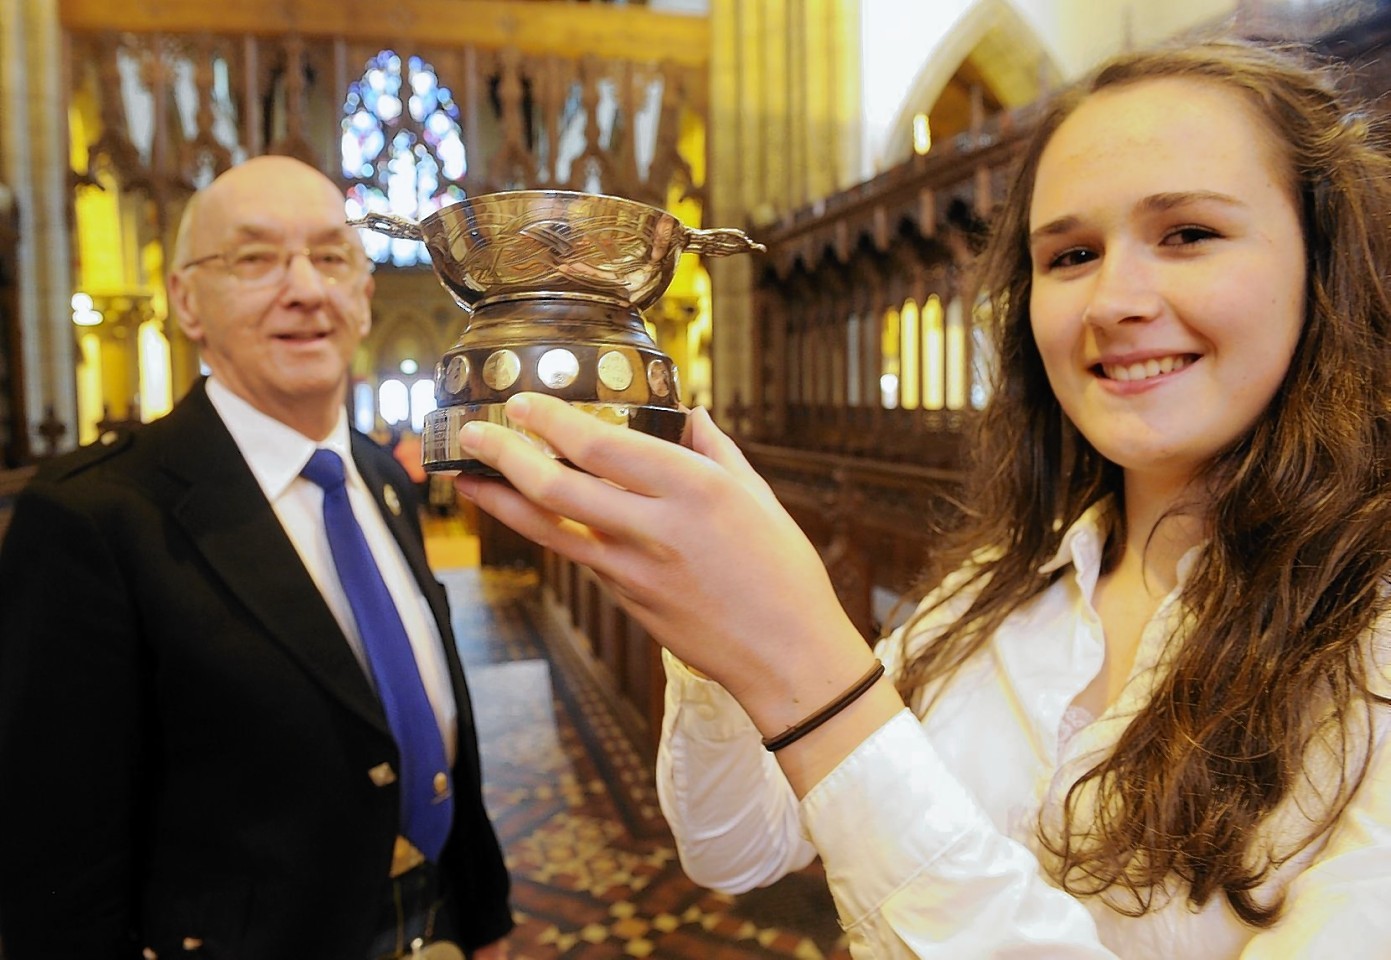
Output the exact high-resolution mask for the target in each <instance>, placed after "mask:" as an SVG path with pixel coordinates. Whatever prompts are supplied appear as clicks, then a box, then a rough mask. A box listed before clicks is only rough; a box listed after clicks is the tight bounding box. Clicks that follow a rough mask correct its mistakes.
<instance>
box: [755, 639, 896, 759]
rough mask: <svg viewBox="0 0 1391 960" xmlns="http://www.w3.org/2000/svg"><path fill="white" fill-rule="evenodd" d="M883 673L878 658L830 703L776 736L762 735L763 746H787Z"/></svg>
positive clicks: (835, 711) (848, 703)
mask: <svg viewBox="0 0 1391 960" xmlns="http://www.w3.org/2000/svg"><path fill="white" fill-rule="evenodd" d="M883 675H884V664H883V663H882V662H881V661H879V660H875V661H874V666H872V667H870V668H869V672H868V673H866V674H865V675H864V676H863V677H861V678H860V679H858V680H856V681H855V685H854V686H853V687H851V688H850V689H849V690H847V691H845V692H844V693H842V694H841V695H840V696H838V697H836V698H835V699H834V700H832V701H831V702H830V703H828V704H826V705H825V706H824V707H822V708H821V709H820V710H818V711H816V712H815V713H813V714H812V715H811V716H809V717H807V718H806V719H805V720H802V721H800V722H798V723H794V724H793V725H792V726H790V727H788V728H787V729H786V730H784V731H783V732H782V733H780V734H778V735H777V736H776V737H764V738H763V746H765V747H767V748H768V749H769V750H771V751H777V750H781V749H782V748H783V747H785V746H787V745H788V744H790V743H796V742H797V741H798V740H800V739H802V738H803V737H805V736H806V735H807V734H809V733H811V732H812V731H813V730H815V729H816V728H817V727H819V726H821V725H822V724H823V723H825V722H826V721H827V720H829V719H831V718H832V717H834V716H835V715H836V714H838V713H840V712H841V711H842V710H844V709H845V708H846V707H848V706H850V704H852V703H854V702H855V701H856V700H858V699H860V697H862V696H864V695H865V693H866V691H868V690H869V688H870V687H872V686H874V682H875V681H876V680H878V679H879V678H880V677H882V676H883Z"/></svg>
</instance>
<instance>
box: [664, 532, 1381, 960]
mask: <svg viewBox="0 0 1391 960" xmlns="http://www.w3.org/2000/svg"><path fill="white" fill-rule="evenodd" d="M1106 528H1107V513H1106V507H1105V506H1104V505H1098V506H1097V507H1094V508H1093V509H1092V510H1090V511H1088V513H1087V514H1085V515H1084V516H1083V517H1082V518H1081V519H1080V520H1079V521H1078V522H1077V523H1076V524H1075V525H1074V526H1073V527H1072V528H1071V529H1070V530H1069V531H1068V532H1067V533H1066V535H1065V536H1064V539H1063V542H1062V544H1061V547H1060V549H1059V551H1058V554H1057V556H1056V557H1055V558H1054V559H1053V560H1052V561H1050V562H1049V563H1048V564H1047V565H1046V566H1045V570H1064V569H1066V568H1069V567H1070V568H1071V569H1070V571H1069V572H1067V573H1065V574H1064V575H1063V576H1062V577H1060V578H1059V579H1058V580H1057V581H1056V582H1055V583H1054V584H1053V585H1052V586H1051V587H1049V588H1048V589H1047V590H1045V591H1044V592H1043V593H1042V594H1041V595H1039V596H1038V597H1037V598H1035V599H1034V600H1033V601H1031V602H1030V603H1029V604H1027V605H1026V606H1025V607H1023V608H1022V609H1020V610H1019V611H1017V612H1016V613H1015V614H1014V615H1012V616H1011V617H1010V618H1009V619H1008V620H1007V621H1006V622H1005V623H1004V624H1003V625H1002V626H1001V627H1000V629H999V630H998V631H997V632H996V634H995V635H994V636H993V637H992V638H991V641H990V643H989V644H988V646H987V648H986V649H985V650H984V651H982V653H981V654H979V655H977V656H976V657H974V658H973V660H972V661H971V662H970V663H968V664H967V665H966V666H965V667H964V668H963V669H962V670H961V671H960V672H959V673H958V675H957V676H956V677H955V678H954V679H953V680H952V682H951V683H950V685H949V686H948V687H947V688H946V689H945V690H944V691H943V692H942V694H941V695H940V696H939V697H938V699H937V702H936V703H935V704H934V705H933V707H932V709H931V710H930V712H928V713H927V715H926V716H924V717H923V718H922V719H921V720H919V719H918V718H917V717H916V716H915V714H914V713H913V712H910V711H909V710H904V711H902V712H900V713H899V714H898V715H896V716H895V717H893V718H892V719H891V720H889V721H888V722H887V723H886V724H884V726H882V727H881V728H880V729H879V730H878V731H877V732H875V733H874V734H873V735H871V736H870V737H869V738H868V739H867V740H866V741H865V742H864V743H863V744H861V745H860V746H859V747H858V748H856V750H855V751H854V752H853V753H851V755H850V756H849V757H847V758H846V759H845V760H844V761H842V762H841V764H840V765H839V766H837V767H836V769H835V770H833V771H832V772H831V773H830V774H829V775H828V776H827V777H826V778H825V779H824V780H822V781H821V782H820V783H819V784H817V785H816V786H815V787H814V788H813V789H812V790H811V792H810V793H808V794H807V796H806V797H805V798H804V799H803V800H802V801H801V802H800V803H799V802H798V801H797V799H796V796H795V795H794V794H793V792H792V789H791V787H790V786H789V785H788V783H787V780H786V779H785V778H784V777H783V775H782V771H781V769H780V768H779V767H778V764H777V761H776V760H775V759H774V757H773V755H772V754H770V753H769V752H768V751H766V750H764V749H763V747H762V745H761V743H760V735H759V733H758V731H757V729H755V727H754V726H753V724H752V723H751V722H750V721H749V719H748V717H747V715H746V714H745V713H744V712H743V710H742V709H741V708H740V707H739V705H738V704H737V703H736V702H735V701H734V699H733V698H732V697H730V696H729V694H728V693H727V692H725V690H724V689H723V688H721V687H720V686H719V685H718V684H715V683H713V682H710V681H707V680H703V679H700V678H697V677H696V676H695V675H694V674H692V673H691V672H690V671H689V670H687V669H686V668H685V667H684V666H683V665H682V664H681V663H680V662H679V661H678V660H676V658H674V657H672V656H670V655H669V654H667V655H665V658H664V659H665V665H666V672H667V692H666V715H665V718H664V721H663V728H662V741H661V748H660V751H659V754H658V760H657V779H658V784H657V785H658V792H659V796H660V800H661V804H662V810H663V812H664V813H665V815H666V817H667V820H668V821H669V823H670V824H671V827H672V831H673V833H674V834H675V836H676V841H677V847H678V850H679V852H680V855H681V862H682V865H683V866H684V867H685V869H686V872H687V873H688V874H689V875H690V877H691V878H692V879H693V880H694V881H695V882H697V883H699V884H702V885H704V886H708V887H712V888H715V889H720V890H726V891H729V892H734V893H737V892H742V891H745V890H748V889H751V888H753V887H756V886H762V885H766V884H768V883H771V882H773V881H775V880H777V879H778V878H780V877H782V876H783V875H784V874H786V873H787V872H789V871H791V870H795V869H799V868H801V867H803V866H805V865H807V864H808V863H810V862H811V860H812V859H813V858H814V857H815V856H816V854H817V853H818V852H819V853H820V855H821V857H822V860H823V863H824V865H825V868H826V875H827V878H828V881H829V883H830V887H831V892H832V894H833V895H834V897H835V901H836V907H837V911H838V913H839V915H840V922H841V925H842V926H843V927H844V928H845V929H846V931H847V932H848V933H849V939H850V947H851V952H852V953H853V954H854V955H855V956H856V957H858V958H865V960H869V958H873V960H888V958H896V957H926V958H938V957H940V958H953V960H961V958H975V957H1011V958H1043V957H1050V958H1051V957H1079V958H1082V957H1086V958H1091V957H1123V958H1126V960H1147V958H1153V960H1161V958H1162V960H1172V958H1178V957H1183V958H1188V960H1209V958H1211V960H1217V958H1235V957H1241V958H1244V960H1253V958H1272V960H1273V958H1279V960H1289V958H1296V957H1300V958H1302V957H1308V958H1343V957H1357V958H1370V957H1391V754H1389V753H1388V747H1387V745H1386V744H1387V733H1388V730H1391V710H1387V709H1385V708H1380V707H1379V708H1377V709H1376V711H1375V712H1374V713H1372V714H1371V715H1370V716H1367V715H1363V716H1361V717H1360V719H1358V720H1356V721H1354V722H1356V723H1360V724H1361V727H1360V730H1361V732H1363V733H1365V732H1366V724H1367V723H1371V724H1372V726H1373V730H1372V735H1373V740H1374V743H1375V746H1374V749H1373V753H1372V755H1371V757H1370V760H1369V766H1368V770H1367V774H1366V778H1365V780H1364V782H1363V783H1362V785H1361V787H1360V789H1359V790H1358V792H1357V793H1356V795H1355V796H1354V797H1353V800H1352V802H1351V804H1350V805H1349V806H1348V807H1347V809H1346V811H1345V812H1344V814H1343V815H1342V817H1341V819H1340V820H1339V821H1338V823H1337V824H1336V825H1335V827H1334V829H1333V830H1332V831H1330V832H1328V833H1326V834H1325V835H1324V836H1322V837H1321V838H1320V839H1319V840H1318V841H1317V842H1316V843H1314V844H1312V845H1310V846H1309V847H1306V848H1305V849H1304V850H1303V851H1301V852H1300V853H1298V854H1296V855H1295V856H1293V857H1292V858H1291V859H1290V860H1288V861H1287V862H1286V863H1285V864H1284V865H1283V866H1282V867H1281V868H1280V869H1279V870H1278V871H1277V872H1276V873H1275V874H1274V875H1273V876H1272V878H1271V879H1270V880H1269V881H1268V885H1267V886H1266V887H1264V888H1262V890H1261V891H1259V892H1260V893H1263V894H1271V893H1274V892H1276V891H1279V890H1284V891H1285V892H1286V894H1287V900H1286V906H1285V912H1284V913H1283V914H1282V915H1281V919H1280V920H1279V922H1278V923H1277V924H1276V925H1275V926H1274V927H1272V928H1269V929H1266V930H1259V931H1258V930H1256V929H1254V928H1251V927H1248V926H1246V925H1244V924H1243V923H1242V922H1241V921H1240V920H1239V919H1238V918H1237V917H1236V915H1235V914H1234V913H1233V912H1232V911H1231V909H1230V907H1228V905H1227V903H1226V900H1225V898H1223V897H1222V896H1221V895H1220V894H1219V895H1218V896H1215V897H1213V898H1212V899H1211V900H1209V901H1208V903H1207V904H1206V905H1205V906H1204V907H1203V908H1202V909H1200V910H1196V911H1195V910H1194V909H1192V908H1191V907H1190V906H1189V905H1188V903H1187V900H1186V899H1185V898H1184V895H1183V891H1182V890H1181V889H1180V890H1179V892H1178V894H1177V895H1176V896H1172V897H1170V898H1168V899H1167V901H1166V902H1164V904H1163V905H1162V906H1160V907H1158V908H1152V909H1151V910H1150V911H1149V912H1148V913H1146V914H1144V915H1143V916H1140V917H1129V916H1126V915H1124V914H1122V913H1120V912H1118V911H1116V910H1114V909H1112V908H1111V907H1109V906H1108V905H1107V904H1106V902H1105V901H1104V900H1102V899H1101V898H1098V897H1086V898H1082V899H1074V898H1073V897H1072V896H1070V895H1068V894H1066V893H1064V892H1063V891H1061V890H1060V889H1058V888H1057V887H1056V886H1055V885H1054V884H1053V883H1052V882H1051V881H1050V880H1049V879H1048V877H1047V875H1046V873H1045V872H1044V871H1043V870H1042V869H1041V867H1040V863H1039V861H1040V858H1041V857H1042V856H1044V854H1043V852H1042V850H1041V848H1040V845H1039V843H1038V841H1037V839H1036V837H1037V824H1038V820H1039V815H1040V811H1044V813H1045V815H1048V814H1049V813H1055V812H1056V810H1057V808H1058V802H1059V800H1060V798H1061V797H1062V795H1063V794H1064V793H1065V792H1066V790H1067V788H1068V787H1069V786H1070V785H1071V784H1072V783H1074V782H1075V781H1076V780H1077V778H1078V777H1079V776H1080V775H1081V774H1082V773H1083V772H1085V771H1086V770H1087V769H1089V768H1090V766H1092V765H1093V764H1094V763H1095V762H1096V760H1097V759H1098V758H1099V757H1100V756H1104V755H1105V753H1106V752H1107V751H1109V750H1110V749H1111V748H1112V747H1113V746H1114V745H1115V743H1116V741H1117V739H1118V738H1119V736H1120V734H1121V733H1122V731H1124V729H1125V728H1126V726H1127V725H1128V724H1129V722H1130V719H1131V718H1132V717H1133V716H1134V715H1135V713H1136V712H1137V711H1138V710H1139V709H1140V708H1141V707H1142V706H1143V705H1144V704H1145V703H1146V702H1148V700H1149V697H1150V694H1151V691H1152V689H1153V686H1154V682H1155V679H1156V678H1157V677H1158V676H1159V675H1161V674H1162V671H1163V670H1164V668H1165V664H1164V662H1163V657H1164V650H1165V646H1166V645H1165V639H1166V638H1167V637H1168V636H1170V635H1171V634H1172V633H1173V632H1174V631H1175V630H1176V629H1177V628H1178V627H1179V621H1180V616H1179V610H1178V602H1177V600H1178V592H1179V589H1181V587H1182V583H1183V581H1184V580H1185V579H1186V577H1187V574H1188V573H1189V571H1190V569H1191V567H1192V563H1193V561H1194V560H1195V559H1196V557H1197V549H1195V550H1194V551H1191V552H1190V554H1189V555H1188V556H1186V557H1185V558H1184V560H1183V562H1181V563H1180V566H1179V588H1176V589H1175V591H1174V593H1172V594H1170V595H1169V596H1168V597H1167V598H1166V599H1165V600H1164V601H1163V602H1162V603H1161V605H1160V607H1159V609H1158V610H1157V611H1156V613H1155V615H1154V617H1153V619H1152V620H1151V621H1150V623H1149V624H1148V625H1147V627H1146V628H1145V631H1144V634H1143V636H1142V638H1141V642H1140V647H1139V651H1138V653H1137V655H1136V660H1135V665H1134V668H1133V670H1132V672H1131V675H1130V679H1129V681H1128V684H1127V686H1126V688H1125V689H1124V690H1123V692H1122V693H1121V695H1120V697H1119V698H1117V700H1116V702H1115V703H1114V704H1113V705H1112V706H1111V707H1110V708H1109V709H1107V710H1106V711H1105V713H1103V714H1102V715H1101V716H1100V717H1098V718H1096V719H1094V720H1090V722H1088V720H1089V718H1086V717H1080V718H1079V716H1078V714H1077V713H1075V712H1073V713H1071V714H1070V713H1069V707H1070V705H1071V704H1072V701H1073V699H1074V698H1075V697H1076V696H1077V695H1078V694H1079V693H1080V692H1081V691H1082V690H1083V688H1085V687H1086V686H1087V684H1088V683H1089V682H1090V681H1091V680H1092V678H1093V677H1095V676H1096V674H1097V672H1098V671H1099V670H1100V669H1101V666H1102V660H1103V652H1104V641H1103V637H1102V630H1101V623H1100V620H1099V619H1098V617H1097V615H1096V612H1095V610H1094V609H1093V606H1092V602H1091V598H1092V592H1093V590H1094V588H1095V586H1096V582H1097V577H1098V575H1099V573H1100V567H1101V554H1102V547H1103V545H1104V537H1105V531H1106ZM966 602H968V600H967V598H964V597H958V598H956V599H954V600H953V602H952V604H951V605H950V606H951V607H954V609H944V610H939V611H936V612H935V613H934V614H933V615H932V618H931V620H930V621H925V622H924V623H922V624H921V625H919V626H918V627H917V628H915V631H914V634H913V637H912V638H911V640H910V652H911V650H913V649H918V648H920V647H921V645H922V644H924V643H926V642H928V640H929V639H930V638H931V637H932V636H933V635H935V632H936V631H937V630H939V629H940V627H941V624H943V623H945V622H947V621H949V620H950V619H951V618H952V617H954V616H957V615H959V613H960V610H961V608H962V607H963V606H964V604H965V603H966ZM1389 627H1391V624H1388V622H1387V621H1383V622H1382V623H1381V624H1379V625H1378V628H1377V630H1376V631H1374V636H1373V638H1372V641H1371V642H1369V650H1376V651H1383V650H1385V649H1386V641H1387V638H1388V636H1391V629H1389ZM901 653H902V645H901V644H900V643H899V642H898V636H897V634H895V635H894V636H893V637H890V638H888V639H886V640H883V641H881V642H880V644H879V647H878V654H879V656H880V657H881V658H882V659H883V660H884V663H885V666H886V667H887V668H888V670H889V672H890V674H891V675H892V674H893V673H894V672H895V671H896V670H898V669H899V667H900V665H901V663H900V655H901ZM1376 663H1377V672H1376V674H1375V675H1374V677H1373V683H1374V684H1375V685H1376V687H1375V688H1376V692H1378V693H1381V694H1383V695H1385V694H1387V693H1388V692H1391V674H1388V671H1387V668H1386V666H1385V663H1386V661H1385V659H1383V658H1381V657H1380V656H1378V659H1377V661H1376ZM910 706H913V707H914V708H915V709H916V710H918V712H921V711H920V709H919V708H920V705H919V704H910ZM1079 724H1080V725H1079ZM1357 732H1358V731H1354V733H1357ZM1354 742H1356V741H1355V740H1354ZM1321 759H1326V758H1321V757H1317V756H1316V757H1313V758H1312V759H1311V760H1308V761H1306V762H1308V763H1311V764H1312V765H1313V767H1314V768H1319V766H1320V760H1321ZM1311 797H1312V794H1311V793H1309V792H1308V791H1304V792H1303V793H1302V794H1300V795H1298V796H1294V797H1292V798H1290V799H1288V800H1287V801H1286V802H1285V803H1284V804H1283V805H1282V806H1281V807H1280V808H1279V809H1277V810H1276V812H1275V813H1274V814H1273V815H1272V817H1271V819H1270V822H1269V823H1268V824H1267V825H1266V827H1265V829H1264V831H1263V833H1262V839H1263V840H1264V841H1266V842H1268V843H1270V844H1271V845H1272V846H1273V847H1274V848H1276V849H1277V850H1278V849H1279V841H1280V840H1281V839H1282V838H1283V839H1285V840H1288V839H1290V838H1292V837H1295V836H1298V835H1300V833H1301V831H1300V827H1301V825H1304V824H1307V823H1308V821H1307V820H1306V819H1304V815H1303V814H1302V813H1301V811H1300V801H1301V800H1302V801H1304V803H1305V806H1306V808H1308V801H1309V800H1310V799H1311Z"/></svg>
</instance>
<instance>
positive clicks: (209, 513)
mask: <svg viewBox="0 0 1391 960" xmlns="http://www.w3.org/2000/svg"><path fill="white" fill-rule="evenodd" d="M164 424H165V428H166V429H167V430H168V431H169V432H170V434H171V435H170V436H169V437H168V438H167V439H168V442H167V443H166V445H165V449H166V451H167V453H166V455H165V459H164V467H165V469H166V470H167V471H168V472H169V473H171V474H173V475H174V476H176V477H178V478H180V479H181V480H182V481H183V482H184V483H185V484H186V485H187V486H186V489H185V491H184V495H183V496H182V498H180V499H179V500H178V502H177V503H175V504H174V507H173V515H174V518H175V519H176V521H177V522H178V523H179V524H181V525H182V526H183V528H184V530H185V531H186V532H187V533H188V536H189V538H190V539H191V540H192V542H193V543H194V544H195V545H196V546H197V548H198V550H199V551H200V552H201V553H202V555H203V557H204V559H205V560H207V562H208V564H209V566H210V567H211V568H212V569H213V571H214V572H215V573H216V575H217V576H218V577H219V578H220V579H221V581H222V583H223V584H224V585H225V587H226V588H227V590H228V592H230V593H231V594H232V595H233V596H235V597H236V599H237V600H238V601H239V602H240V603H242V604H243V605H244V606H245V607H246V608H247V609H248V610H249V611H251V613H252V614H253V615H254V616H255V617H256V618H257V619H258V620H259V621H260V622H261V625H262V626H263V627H264V628H265V630H266V634H267V636H269V638H270V639H271V640H272V641H274V642H275V644H276V645H278V646H279V647H280V648H281V649H282V650H284V651H285V653H287V654H288V655H289V656H290V657H292V658H294V659H295V660H297V661H298V662H299V663H300V664H301V665H303V667H304V668H305V670H306V671H307V672H308V673H309V675H310V676H312V677H314V678H315V679H316V680H317V681H318V682H319V683H320V684H322V686H323V687H324V689H325V690H326V691H327V692H328V693H329V694H330V695H331V696H333V697H335V698H336V699H338V700H340V701H342V703H343V704H344V705H345V706H347V707H348V708H349V709H350V710H352V711H353V712H354V713H356V714H358V715H359V716H361V717H362V718H363V719H364V720H366V721H368V722H369V723H371V724H372V725H373V726H375V727H377V728H378V729H380V730H381V731H382V732H383V733H387V734H388V735H389V730H388V728H387V725H386V717H385V715H384V714H383V712H382V709H381V706H380V704H379V702H378V700H377V697H376V694H375V693H374V692H373V691H372V688H371V686H370V685H369V684H368V682H367V678H366V676H365V675H364V673H363V671H362V667H361V665H360V664H359V663H358V661H357V659H356V658H355V657H354V656H353V653H352V650H351V648H350V647H349V646H348V641H347V638H346V637H344V636H343V631H342V629H341V628H340V627H339V626H338V621H336V620H335V619H334V618H333V614H332V613H331V612H330V611H329V608H328V605H327V604H326V603H325V602H324V600H323V597H322V595H321V594H320V593H319V590H318V587H317V586H315V584H314V581H313V579H312V578H311V577H310V576H309V571H308V570H306V569H305V567H304V564H303V562H302V561H301V560H300V558H299V554H298V553H297V552H296V551H295V548H294V545H293V544H292V543H291V542H290V538H289V537H288V536H287V535H286V533H285V531H284V528H282V527H281V526H280V521H279V520H278V519H277V518H276V516H275V511H274V510H272V509H271V506H270V504H269V503H268V502H267V501H266V498H265V495H264V494H263V493H262V492H261V488H260V485H259V484H257V482H256V478H255V476H254V475H253V474H252V473H251V468H250V467H248V466H247V465H246V461H245V460H244V459H243V458H242V456H241V452H240V451H239V450H238V449H237V445H236V442H235V441H233V439H232V436H231V434H230V433H228V432H227V428H226V427H225V426H224V425H223V423H222V420H221V418H220V417H218V416H217V412H216V411H215V410H214V409H213V406H212V403H211V402H210V401H209V400H208V398H207V394H206V391H205V389H204V387H203V385H202V384H201V383H200V384H199V385H197V386H196V387H195V388H194V389H193V391H192V392H190V394H189V395H188V397H187V398H186V399H185V400H184V401H183V402H182V403H180V404H179V406H178V407H177V408H175V410H174V411H172V412H171V413H170V414H169V416H168V417H166V418H165V420H164Z"/></svg>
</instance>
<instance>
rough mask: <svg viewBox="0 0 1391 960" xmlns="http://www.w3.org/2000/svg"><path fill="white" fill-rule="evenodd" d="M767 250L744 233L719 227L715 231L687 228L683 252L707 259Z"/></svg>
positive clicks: (730, 228)
mask: <svg viewBox="0 0 1391 960" xmlns="http://www.w3.org/2000/svg"><path fill="white" fill-rule="evenodd" d="M767 249H768V248H767V247H765V246H764V245H763V244H761V243H755V242H754V241H752V240H750V239H749V236H748V234H746V233H745V232H744V231H742V230H736V229H734V228H733V227H718V228H716V229H714V230H694V229H690V228H687V230H686V245H685V248H684V250H683V252H685V253H697V254H702V255H704V256H707V257H728V256H733V255H734V254H736V253H764V252H766V251H767Z"/></svg>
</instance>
